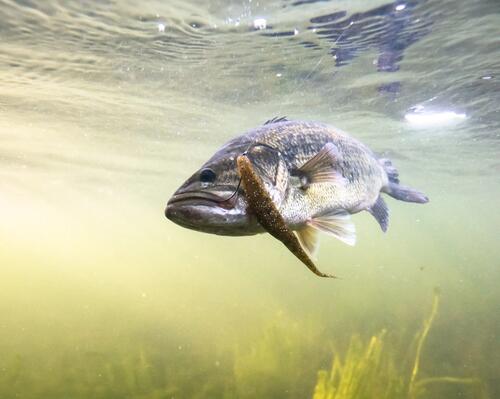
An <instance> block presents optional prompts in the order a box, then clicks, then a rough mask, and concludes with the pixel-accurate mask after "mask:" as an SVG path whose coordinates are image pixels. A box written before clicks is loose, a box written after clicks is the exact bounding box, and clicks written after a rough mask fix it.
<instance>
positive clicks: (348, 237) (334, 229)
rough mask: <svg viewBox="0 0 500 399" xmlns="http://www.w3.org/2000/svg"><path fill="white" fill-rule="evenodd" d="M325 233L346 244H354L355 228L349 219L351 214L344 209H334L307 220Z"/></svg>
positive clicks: (310, 224)
mask: <svg viewBox="0 0 500 399" xmlns="http://www.w3.org/2000/svg"><path fill="white" fill-rule="evenodd" d="M307 224H308V225H309V226H311V227H314V228H316V229H318V230H320V231H322V232H324V233H326V234H330V235H332V236H334V237H335V238H338V239H339V240H340V241H342V242H344V243H346V244H348V245H354V244H356V228H355V226H354V223H353V222H352V221H351V215H350V214H349V213H348V212H347V211H344V210H335V211H332V212H327V213H324V214H323V215H319V216H315V217H313V218H312V219H311V220H309V221H308V222H307Z"/></svg>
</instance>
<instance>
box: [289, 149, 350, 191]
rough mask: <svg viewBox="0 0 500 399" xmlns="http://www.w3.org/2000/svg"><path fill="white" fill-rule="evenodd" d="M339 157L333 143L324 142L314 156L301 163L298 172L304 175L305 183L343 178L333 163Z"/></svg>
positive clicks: (335, 162) (334, 180) (337, 160)
mask: <svg viewBox="0 0 500 399" xmlns="http://www.w3.org/2000/svg"><path fill="white" fill-rule="evenodd" d="M340 158H341V155H340V152H339V149H338V148H337V146H336V145H335V144H333V143H326V144H325V145H324V146H323V148H322V149H321V150H320V152H318V153H317V154H316V155H315V156H314V157H312V158H311V159H310V160H309V161H307V162H306V163H305V164H304V165H302V166H301V167H300V169H299V172H301V174H303V175H304V176H305V177H306V182H307V184H312V183H331V182H339V181H342V180H343V179H344V177H343V176H342V174H341V173H340V172H339V171H338V170H336V168H335V165H336V164H337V163H338V162H339V160H340Z"/></svg>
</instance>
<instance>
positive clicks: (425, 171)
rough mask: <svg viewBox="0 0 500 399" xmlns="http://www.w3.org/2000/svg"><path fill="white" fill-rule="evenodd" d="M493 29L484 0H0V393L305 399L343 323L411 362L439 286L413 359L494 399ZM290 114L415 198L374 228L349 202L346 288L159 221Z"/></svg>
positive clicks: (497, 297) (498, 389)
mask: <svg viewBox="0 0 500 399" xmlns="http://www.w3.org/2000/svg"><path fill="white" fill-rule="evenodd" d="M499 27H500V4H499V2H498V1H497V0H482V1H465V0H463V1H462V0H461V1H451V0H443V1H437V0H428V1H396V2H390V1H387V0H385V1H379V0H372V1H367V0H349V1H348V0H337V1H333V0H332V1H329V0H270V1H263V0H261V1H257V0H246V1H243V0H210V1H206V2H202V1H197V0H190V1H180V0H174V1H168V2H165V1H155V0H152V1H148V2H143V3H137V2H133V1H129V0H121V1H111V0H109V1H91V0H81V1H63V0H58V1H56V0H47V1H43V2H35V1H31V0H22V1H21V0H18V1H14V0H0V39H1V41H0V88H1V89H0V354H1V355H0V397H1V398H221V397H226V398H233V397H235V398H256V397H262V398H264V397H266V398H307V397H312V394H313V391H314V387H315V384H316V376H317V371H318V370H319V369H329V368H330V365H331V361H332V356H333V355H334V354H335V353H337V352H338V353H341V354H342V353H345V351H346V348H347V345H348V342H349V340H350V338H351V336H353V335H354V334H360V336H361V337H363V338H369V337H370V336H372V335H374V334H377V333H378V332H379V331H380V330H381V329H388V330H389V331H392V333H393V335H392V336H391V337H392V338H391V341H392V344H393V345H394V347H395V348H397V349H395V352H396V353H395V355H396V357H397V358H401V359H404V358H408V357H409V356H411V355H410V354H408V353H407V343H408V342H411V338H412V337H413V335H414V334H415V332H416V331H418V330H419V328H420V327H421V325H422V320H423V319H424V318H425V317H426V315H427V314H428V312H429V308H430V306H431V301H432V291H433V288H434V287H440V290H441V304H440V308H439V311H438V315H437V317H436V320H435V322H434V325H433V327H432V331H431V332H430V334H429V337H428V339H427V342H426V347H425V348H424V350H423V353H422V365H421V374H422V375H423V376H426V377H432V376H436V375H437V376H441V375H453V376H456V377H467V378H469V377H471V378H477V379H478V380H480V381H481V386H482V388H481V395H483V396H484V397H490V398H496V397H500V380H499V375H500V373H499V370H500V355H499V353H500V343H499V340H500V338H499V336H500V312H499V309H500V308H499V303H500V290H499V289H498V281H499V280H500V267H499V266H500V256H499V254H498V248H497V246H498V237H499V235H498V233H499V222H500V213H499V212H498V210H497V204H498V199H499V198H500V197H499V194H500V185H499V180H498V174H499V171H500V158H499V150H500V114H499V112H498V104H499V100H500V84H499V80H498V79H499V75H500V28H499ZM285 115H286V116H288V117H289V118H292V119H308V120H319V121H323V122H326V123H331V124H333V125H335V126H337V127H339V128H341V129H343V130H345V131H347V132H349V133H351V134H352V135H354V136H355V137H357V138H359V139H361V140H362V141H363V142H365V143H366V144H368V145H369V146H370V147H371V148H372V149H374V150H375V151H377V152H380V153H384V154H385V155H387V156H388V157H390V158H391V159H393V161H394V162H395V164H396V165H397V166H398V169H399V171H400V173H401V177H402V179H403V182H405V183H407V184H409V185H411V186H413V187H416V188H419V189H421V190H422V191H424V192H425V193H426V194H428V195H429V197H430V199H431V202H430V203H429V204H428V205H425V206H416V205H411V204H405V203H401V202H396V201H394V200H390V199H389V200H388V205H389V207H390V209H391V223H390V228H389V231H388V232H387V234H382V233H381V232H380V229H379V227H378V225H377V224H376V222H375V221H374V220H373V219H372V217H371V216H370V215H368V214H359V215H356V216H355V217H354V221H355V223H356V225H357V231H358V244H357V246H356V247H354V248H350V247H347V246H345V245H343V244H342V243H340V242H337V241H335V240H333V239H329V238H326V237H325V238H324V239H323V240H322V248H321V251H320V255H319V261H318V266H319V267H320V268H321V269H322V270H324V271H326V272H335V273H336V274H338V275H340V276H342V279H341V280H336V281H332V280H322V279H319V278H317V277H316V276H314V275H313V274H312V273H310V272H309V271H308V270H307V269H306V268H305V267H304V266H303V265H302V264H300V262H299V261H297V260H296V259H295V258H294V257H293V256H291V255H290V254H289V253H288V252H287V250H286V249H285V248H284V247H283V246H282V245H281V244H280V243H278V242H277V241H276V240H274V239H271V238H270V236H268V235H261V236H255V237H245V238H230V237H217V236H211V235H206V234H202V233H197V232H193V231H189V230H185V229H182V228H180V227H178V226H176V225H174V224H172V223H170V222H169V221H167V220H166V219H165V217H164V215H163V210H164V207H165V204H166V201H167V199H168V198H169V196H170V195H171V194H172V193H173V191H174V190H175V189H176V188H177V187H178V186H179V185H180V184H181V183H182V182H183V181H184V180H185V178H187V177H188V176H189V175H190V174H191V173H192V172H194V171H195V170H196V169H198V168H199V166H200V165H201V163H202V162H204V161H205V160H206V159H208V157H209V156H211V155H212V153H213V152H214V151H215V150H216V149H217V148H218V147H220V146H221V145H222V144H223V143H224V142H225V141H227V140H228V139H230V138H232V137H234V136H235V135H236V134H239V133H242V132H243V131H245V130H247V129H250V128H253V127H255V126H257V125H259V124H261V123H263V122H264V121H265V120H267V119H270V118H272V117H274V116H285ZM478 395H479V394H478V391H477V389H476V388H474V387H472V386H470V385H461V384H437V386H432V387H429V388H428V390H427V392H426V394H425V397H428V398H452V397H453V398H455V397H464V398H477V397H479V396H478ZM358 397H361V396H358ZM363 397H364V396H363ZM422 397H423V396H422Z"/></svg>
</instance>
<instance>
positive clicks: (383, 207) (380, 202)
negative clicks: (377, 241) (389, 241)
mask: <svg viewBox="0 0 500 399" xmlns="http://www.w3.org/2000/svg"><path fill="white" fill-rule="evenodd" d="M368 212H370V213H371V214H372V215H373V217H374V218H375V219H376V220H377V222H378V224H379V225H380V228H381V229H382V231H383V232H384V233H385V232H386V231H387V226H388V225H389V208H387V204H386V203H385V201H384V199H383V198H382V197H381V196H380V195H379V196H378V198H377V201H375V203H374V204H373V205H372V207H371V208H369V209H368Z"/></svg>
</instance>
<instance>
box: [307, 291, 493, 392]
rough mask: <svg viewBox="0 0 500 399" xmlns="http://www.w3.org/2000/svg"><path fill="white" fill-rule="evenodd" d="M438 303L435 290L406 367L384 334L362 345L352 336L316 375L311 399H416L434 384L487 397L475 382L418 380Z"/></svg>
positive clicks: (373, 337) (441, 379)
mask: <svg viewBox="0 0 500 399" xmlns="http://www.w3.org/2000/svg"><path fill="white" fill-rule="evenodd" d="M439 299H440V292H439V290H438V289H435V291H434V298H433V302H432V307H431V311H430V313H429V316H428V317H427V319H425V320H424V322H423V324H422V328H421V329H420V331H418V332H417V334H416V335H415V339H414V344H413V345H410V349H409V352H410V353H413V354H414V355H413V361H412V362H411V363H410V364H408V362H405V361H402V360H401V359H398V358H397V356H396V353H397V351H396V350H394V348H392V347H391V342H390V340H389V339H388V338H387V335H388V334H387V331H386V330H382V331H381V332H380V333H378V334H377V335H374V336H372V337H371V338H370V339H369V341H368V343H366V344H365V343H364V342H363V340H362V338H361V337H360V336H359V335H353V336H352V337H351V340H350V343H349V346H348V349H347V352H346V354H345V357H344V359H342V357H341V356H340V355H339V354H338V353H336V354H335V355H334V356H333V362H332V367H331V369H330V370H329V371H326V370H320V371H319V372H318V379H317V383H316V386H315V388H314V394H313V399H354V398H356V399H369V398H373V399H390V398H408V399H417V398H419V397H422V396H423V395H424V394H426V393H428V392H427V391H428V389H429V388H430V387H431V386H432V385H434V384H462V385H471V386H472V389H474V390H475V397H477V398H483V399H485V398H486V397H487V394H486V392H485V390H484V387H483V385H482V383H481V381H480V380H479V379H477V378H463V377H451V376H438V377H426V378H419V374H420V369H421V356H422V351H423V348H424V345H425V341H426V338H427V336H428V334H429V331H430V329H431V327H432V324H433V322H434V319H435V317H436V315H437V312H438V308H439Z"/></svg>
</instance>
